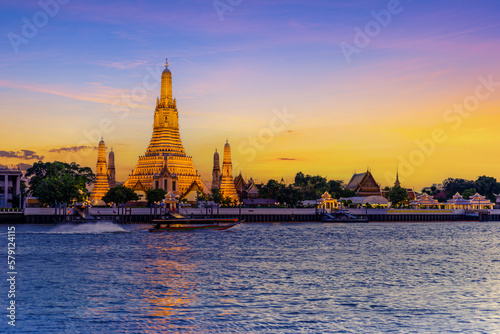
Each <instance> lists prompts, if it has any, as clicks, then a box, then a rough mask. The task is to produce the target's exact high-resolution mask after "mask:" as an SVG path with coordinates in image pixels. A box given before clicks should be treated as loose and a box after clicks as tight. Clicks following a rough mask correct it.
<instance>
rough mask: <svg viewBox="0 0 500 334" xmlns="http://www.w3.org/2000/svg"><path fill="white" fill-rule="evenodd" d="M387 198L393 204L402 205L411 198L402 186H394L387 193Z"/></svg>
mask: <svg viewBox="0 0 500 334" xmlns="http://www.w3.org/2000/svg"><path fill="white" fill-rule="evenodd" d="M387 198H388V199H389V201H391V203H392V205H393V206H401V205H402V204H404V203H405V202H407V201H408V200H409V199H410V198H409V197H408V191H406V189H404V188H401V187H400V186H394V187H392V189H391V190H390V191H389V192H388V193H387Z"/></svg>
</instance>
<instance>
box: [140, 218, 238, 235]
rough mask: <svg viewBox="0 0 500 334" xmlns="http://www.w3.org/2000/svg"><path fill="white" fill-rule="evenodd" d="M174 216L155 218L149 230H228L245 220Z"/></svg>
mask: <svg viewBox="0 0 500 334" xmlns="http://www.w3.org/2000/svg"><path fill="white" fill-rule="evenodd" d="M170 216H171V217H172V218H168V219H156V220H153V227H152V228H150V229H149V232H164V231H189V230H216V231H220V230H227V229H229V228H231V227H234V226H236V225H238V224H241V223H242V222H243V220H239V219H238V218H185V217H183V216H181V215H170Z"/></svg>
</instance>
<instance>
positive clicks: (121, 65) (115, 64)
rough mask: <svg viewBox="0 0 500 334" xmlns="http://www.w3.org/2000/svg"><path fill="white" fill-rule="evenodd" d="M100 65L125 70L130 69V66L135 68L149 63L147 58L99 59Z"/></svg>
mask: <svg viewBox="0 0 500 334" xmlns="http://www.w3.org/2000/svg"><path fill="white" fill-rule="evenodd" d="M97 64H98V65H101V66H105V67H111V68H117V69H120V70H125V69H130V68H135V67H138V66H146V65H147V64H148V62H147V61H145V60H135V61H106V60H101V61H97Z"/></svg>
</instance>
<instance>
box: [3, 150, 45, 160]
mask: <svg viewBox="0 0 500 334" xmlns="http://www.w3.org/2000/svg"><path fill="white" fill-rule="evenodd" d="M0 158H18V159H25V160H43V158H44V156H43V155H38V154H36V153H35V151H30V150H21V152H19V151H18V152H14V151H0Z"/></svg>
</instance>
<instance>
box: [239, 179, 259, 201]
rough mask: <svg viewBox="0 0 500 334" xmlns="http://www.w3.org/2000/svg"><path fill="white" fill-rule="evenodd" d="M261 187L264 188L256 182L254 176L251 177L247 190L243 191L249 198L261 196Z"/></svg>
mask: <svg viewBox="0 0 500 334" xmlns="http://www.w3.org/2000/svg"><path fill="white" fill-rule="evenodd" d="M260 188H262V184H260V185H258V184H256V183H255V181H254V180H253V179H252V178H250V180H248V184H247V187H246V189H245V191H244V192H243V193H244V196H245V198H249V199H256V198H259V190H260Z"/></svg>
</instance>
